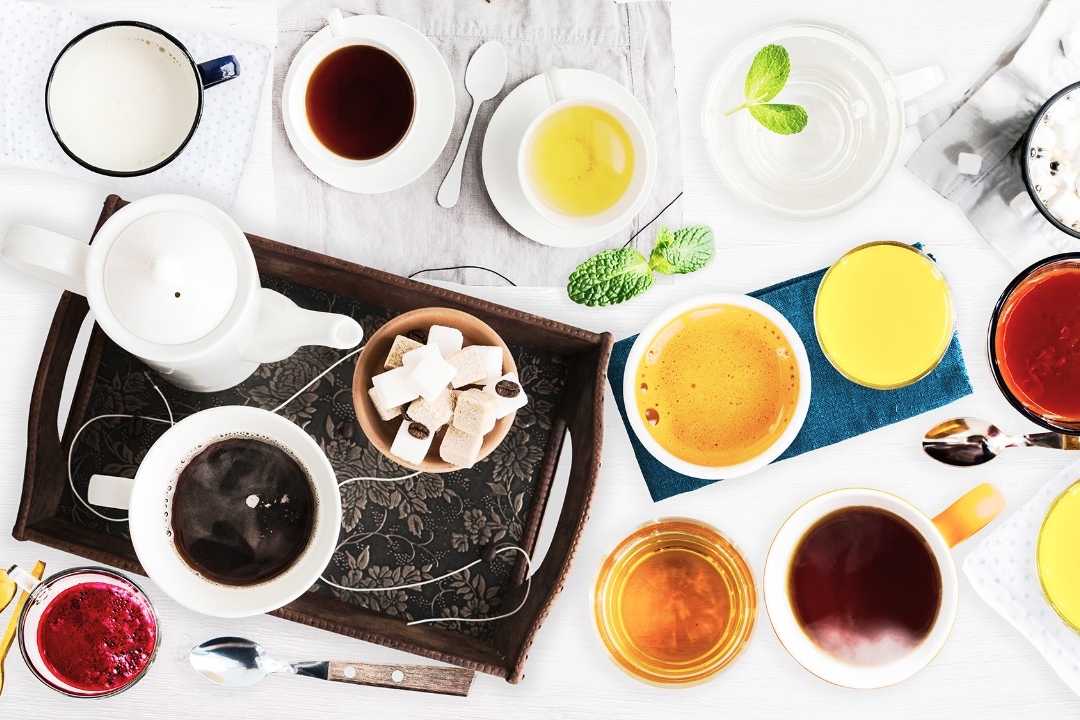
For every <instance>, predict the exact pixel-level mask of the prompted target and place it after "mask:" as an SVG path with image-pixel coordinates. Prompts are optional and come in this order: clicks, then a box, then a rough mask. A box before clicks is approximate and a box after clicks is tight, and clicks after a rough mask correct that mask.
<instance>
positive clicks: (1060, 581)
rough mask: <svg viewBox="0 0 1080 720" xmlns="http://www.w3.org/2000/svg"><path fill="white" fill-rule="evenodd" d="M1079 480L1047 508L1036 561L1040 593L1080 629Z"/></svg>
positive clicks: (1058, 612) (1074, 626) (1060, 613)
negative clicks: (1040, 587)
mask: <svg viewBox="0 0 1080 720" xmlns="http://www.w3.org/2000/svg"><path fill="white" fill-rule="evenodd" d="M1078 556H1080V482H1077V483H1075V484H1073V485H1072V486H1071V487H1069V488H1068V489H1067V490H1065V492H1063V493H1061V495H1059V496H1058V498H1057V499H1056V500H1054V502H1053V504H1051V505H1050V509H1049V510H1048V511H1047V512H1046V519H1045V520H1043V525H1042V529H1041V530H1039V543H1038V547H1037V550H1036V555H1035V561H1036V565H1037V566H1038V569H1039V582H1040V583H1041V584H1042V589H1043V594H1044V595H1045V596H1046V600H1047V602H1049V603H1050V607H1052V608H1054V611H1055V612H1057V614H1058V615H1060V616H1061V619H1062V620H1064V621H1065V622H1066V623H1068V624H1069V625H1070V626H1071V627H1072V628H1073V629H1074V630H1076V631H1077V632H1080V562H1078V561H1077V558H1078Z"/></svg>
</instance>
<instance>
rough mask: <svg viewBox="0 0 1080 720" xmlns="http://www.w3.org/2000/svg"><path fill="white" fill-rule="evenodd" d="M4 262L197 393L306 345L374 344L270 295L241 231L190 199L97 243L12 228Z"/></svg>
mask: <svg viewBox="0 0 1080 720" xmlns="http://www.w3.org/2000/svg"><path fill="white" fill-rule="evenodd" d="M0 256H2V257H3V259H4V260H6V261H7V262H8V263H9V264H11V265H12V266H14V267H16V268H18V269H19V270H22V271H23V272H25V273H27V274H29V275H32V276H34V277H36V278H38V279H41V280H44V281H46V282H48V283H51V284H53V285H57V286H59V287H62V288H64V289H65V290H70V291H71V292H74V293H78V294H80V295H85V296H86V298H87V300H88V302H89V303H90V310H91V312H93V314H94V318H95V319H96V320H97V323H98V324H99V325H100V326H101V329H102V330H104V331H105V333H106V334H107V335H108V336H109V337H110V338H111V339H112V340H113V341H114V342H115V343H116V344H117V345H119V346H120V347H122V348H124V349H125V350H127V351H128V352H130V353H131V354H133V355H135V356H137V357H139V358H140V359H142V360H143V361H144V362H145V363H146V364H147V365H149V366H151V367H152V368H154V369H155V370H157V371H158V372H160V373H161V374H162V375H163V376H165V377H166V378H167V379H168V380H169V381H171V382H172V383H174V384H175V385H178V386H179V387H182V388H185V389H188V390H194V391H197V392H213V391H216V390H224V389H226V388H230V387H232V386H234V385H236V384H237V383H240V382H242V381H243V380H244V379H245V378H247V377H248V376H249V375H251V374H252V373H253V372H255V369H256V368H257V367H258V366H259V363H262V362H273V361H275V360H284V359H285V358H287V357H289V356H290V355H292V354H293V353H294V352H296V349H297V348H298V347H300V346H301V345H327V346H329V347H334V348H351V347H355V346H356V345H357V344H359V343H360V341H361V339H363V335H364V332H363V330H362V329H361V327H360V325H359V324H358V323H357V322H356V321H355V320H353V319H352V318H350V317H348V316H346V315H339V314H334V313H326V312H316V311H313V310H304V309H302V308H300V307H297V306H296V304H294V303H293V302H292V301H291V300H289V299H288V298H287V297H285V296H284V295H282V294H280V293H277V292H274V291H272V290H267V289H265V288H263V287H261V286H260V285H259V273H258V270H257V268H256V266H255V257H254V255H253V254H252V252H251V246H250V245H249V244H248V241H247V238H246V237H244V233H243V232H242V231H241V230H240V228H239V226H237V224H236V223H235V222H234V221H233V220H232V218H230V217H229V216H228V215H227V214H225V213H224V212H223V211H222V210H220V209H218V208H217V207H215V206H213V205H211V204H210V203H207V202H205V201H203V200H198V199H196V198H193V197H188V196H185V195H155V196H152V197H148V198H144V199H142V200H136V201H135V202H133V203H131V204H129V205H127V206H126V207H124V208H122V209H120V210H118V211H117V212H116V213H114V214H113V215H112V216H111V217H110V218H109V219H108V220H107V221H106V222H105V223H104V224H103V225H102V226H101V229H100V230H98V234H97V237H96V238H95V239H94V243H93V244H92V245H88V244H86V243H84V242H80V241H78V240H75V239H73V238H69V237H67V236H65V235H60V234H58V233H55V232H52V231H50V230H43V229H41V228H37V227H33V226H30V225H12V226H11V227H10V228H9V229H8V232H7V236H6V237H5V238H4V242H3V245H2V247H0Z"/></svg>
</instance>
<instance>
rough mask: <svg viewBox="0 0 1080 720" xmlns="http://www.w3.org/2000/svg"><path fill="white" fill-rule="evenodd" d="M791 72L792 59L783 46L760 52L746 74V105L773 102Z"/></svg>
mask: <svg viewBox="0 0 1080 720" xmlns="http://www.w3.org/2000/svg"><path fill="white" fill-rule="evenodd" d="M790 72H791V59H790V58H789V57H788V51H787V48H785V47H784V46H783V45H766V46H765V47H763V48H761V49H760V50H758V53H757V55H755V56H754V61H753V62H752V63H750V72H748V73H747V74H746V85H745V88H744V92H745V94H746V104H747V105H757V104H758V103H764V102H769V101H770V100H772V99H773V98H774V97H776V95H777V93H779V92H780V91H781V90H782V89H783V87H784V83H786V82H787V79H788V74H789V73H790Z"/></svg>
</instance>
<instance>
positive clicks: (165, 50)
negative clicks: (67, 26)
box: [45, 20, 240, 177]
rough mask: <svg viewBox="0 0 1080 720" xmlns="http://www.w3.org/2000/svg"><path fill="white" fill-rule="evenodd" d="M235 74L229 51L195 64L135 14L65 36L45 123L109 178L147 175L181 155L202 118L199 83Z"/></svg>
mask: <svg viewBox="0 0 1080 720" xmlns="http://www.w3.org/2000/svg"><path fill="white" fill-rule="evenodd" d="M239 74H240V65H239V63H238V62H237V60H236V58H235V57H234V56H232V55H226V56H225V57H220V58H217V59H214V60H208V61H206V62H203V63H196V62H195V60H193V59H192V57H191V54H190V53H189V52H188V50H187V48H185V47H184V46H183V44H181V43H180V41H179V40H177V39H176V38H174V37H173V36H172V35H170V34H169V33H167V32H165V31H164V30H162V29H160V28H157V27H154V26H153V25H148V24H146V23H142V22H136V21H134V20H122V21H117V22H109V23H104V24H102V25H96V26H94V27H92V28H90V29H89V30H86V31H84V32H82V33H80V34H79V35H77V36H76V37H75V38H73V39H72V40H71V42H69V43H68V44H67V45H66V46H65V47H64V49H63V50H61V51H60V54H59V55H58V56H57V58H56V60H55V62H54V63H53V66H52V69H51V70H50V71H49V79H48V83H47V84H46V88H45V111H46V114H47V115H48V118H49V127H50V128H51V129H52V132H53V135H54V136H55V137H56V140H57V142H58V143H60V147H61V148H63V150H64V152H66V153H67V154H68V156H69V157H71V159H72V160H74V161H75V162H77V163H79V164H80V165H82V166H83V167H85V168H87V169H89V170H92V171H93V172H96V173H100V174H102V175H109V176H112V177H131V176H134V175H145V174H146V173H151V172H153V171H155V170H158V169H159V168H161V167H164V166H165V165H167V164H168V163H169V162H171V161H172V160H173V159H174V158H176V156H177V155H179V154H180V153H181V152H182V151H183V149H184V147H185V146H186V145H187V144H188V141H189V140H191V137H192V135H194V134H195V130H196V128H198V126H199V119H200V117H201V116H202V108H203V89H204V88H209V87H212V86H214V85H218V84H220V83H222V82H225V81H226V80H231V79H232V78H234V77H236V76H238V75H239Z"/></svg>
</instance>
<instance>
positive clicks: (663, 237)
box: [649, 225, 675, 275]
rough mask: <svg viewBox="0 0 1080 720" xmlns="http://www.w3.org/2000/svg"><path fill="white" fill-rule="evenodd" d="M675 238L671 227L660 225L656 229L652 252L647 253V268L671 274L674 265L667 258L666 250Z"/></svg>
mask: <svg viewBox="0 0 1080 720" xmlns="http://www.w3.org/2000/svg"><path fill="white" fill-rule="evenodd" d="M674 240H675V233H673V232H672V231H671V228H668V227H664V226H663V225H661V226H660V229H659V230H657V231H656V241H655V242H654V243H653V249H652V254H651V255H649V269H650V270H654V271H655V272H658V273H663V274H664V275H671V274H672V273H673V272H674V267H673V265H672V264H671V262H670V261H669V260H668V256H667V252H668V250H669V248H670V247H671V243H672V241H674Z"/></svg>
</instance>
